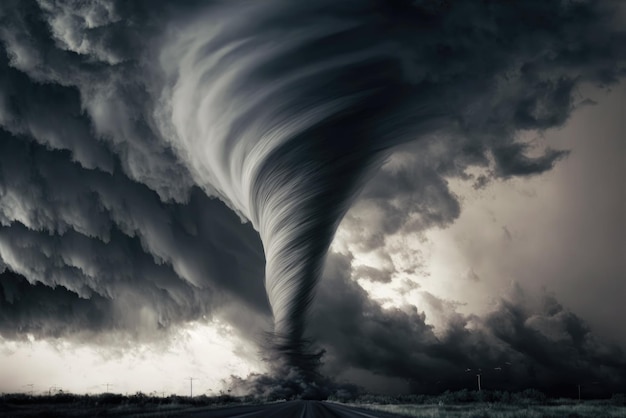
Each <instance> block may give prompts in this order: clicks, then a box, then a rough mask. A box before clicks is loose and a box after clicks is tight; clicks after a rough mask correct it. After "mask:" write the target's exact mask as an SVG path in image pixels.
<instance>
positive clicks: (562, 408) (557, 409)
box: [354, 401, 626, 418]
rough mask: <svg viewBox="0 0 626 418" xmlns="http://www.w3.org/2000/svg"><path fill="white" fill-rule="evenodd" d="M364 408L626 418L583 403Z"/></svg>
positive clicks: (498, 416) (619, 410) (613, 409)
mask: <svg viewBox="0 0 626 418" xmlns="http://www.w3.org/2000/svg"><path fill="white" fill-rule="evenodd" d="M354 406H358V407H361V408H367V409H373V410H378V411H386V412H393V413H396V414H400V415H405V416H408V417H429V418H439V417H442V418H443V417H452V418H454V417H458V418H461V417H462V418H470V417H471V418H474V417H476V418H478V417H480V418H483V417H484V418H528V417H530V418H564V417H567V418H579V417H581V418H582V417H585V418H587V417H589V418H603V417H622V418H623V417H626V407H624V406H615V405H610V404H607V403H604V404H603V403H598V402H595V401H594V402H582V403H577V404H563V405H528V406H521V405H508V404H502V403H498V404H489V403H475V404H474V403H472V404H465V405H374V404H366V405H364V404H358V405H357V404H355V405H354Z"/></svg>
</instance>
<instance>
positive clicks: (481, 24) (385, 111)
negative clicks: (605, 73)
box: [155, 0, 621, 369]
mask: <svg viewBox="0 0 626 418" xmlns="http://www.w3.org/2000/svg"><path fill="white" fill-rule="evenodd" d="M295 3H296V2H289V1H282V0H264V1H259V2H239V1H237V2H218V3H217V4H216V5H214V6H213V7H211V8H210V10H209V11H208V12H206V13H202V14H199V15H198V16H197V18H196V19H195V21H194V23H189V24H186V25H184V26H182V27H176V26H175V25H174V26H173V28H172V29H171V33H168V34H167V36H165V37H164V38H166V39H167V41H166V42H164V46H163V48H162V49H161V52H160V55H159V60H160V65H161V67H162V69H163V73H164V77H165V82H164V83H165V85H166V86H167V87H166V88H165V89H164V90H163V94H162V95H161V98H160V106H159V110H158V113H159V114H158V115H157V116H158V117H157V118H155V119H157V120H161V121H163V120H165V121H166V122H162V126H161V128H160V129H161V130H162V132H163V136H164V137H165V138H168V139H169V141H170V143H171V144H172V147H173V148H174V149H175V150H176V152H177V154H178V156H179V157H180V158H181V160H183V161H185V163H186V166H188V167H189V170H190V172H191V174H192V176H193V177H194V181H195V182H196V184H198V185H200V186H201V187H203V188H204V190H205V191H207V193H209V194H211V195H213V196H217V197H219V198H220V199H221V200H223V201H224V202H225V203H226V204H227V205H228V206H229V207H230V208H231V209H233V210H234V211H235V212H237V213H238V214H239V216H240V217H241V218H242V220H244V221H250V222H251V223H252V225H253V226H254V228H255V229H256V230H257V231H258V232H259V234H260V237H261V240H262V243H263V247H264V251H265V257H266V268H265V287H266V292H267V297H268V300H269V303H270V305H271V309H272V313H273V317H274V329H273V332H272V335H273V337H272V341H273V342H272V345H273V348H274V349H275V350H276V352H278V353H280V357H281V358H282V359H283V360H284V361H285V362H286V363H287V365H289V366H290V367H295V368H297V369H307V368H311V367H312V366H311V363H312V358H314V356H313V355H312V354H311V353H310V352H309V351H308V348H307V347H308V346H307V339H306V320H307V312H308V310H309V308H310V306H311V304H312V301H313V299H314V295H315V288H316V285H317V284H318V282H319V280H320V272H321V269H322V266H323V264H324V259H325V255H326V253H327V251H328V248H329V246H330V244H331V242H332V240H333V236H334V234H335V231H336V229H337V227H338V224H339V222H340V221H341V219H342V217H343V215H344V214H345V213H346V211H347V209H348V208H349V206H350V204H351V202H352V201H353V199H354V198H355V196H356V195H357V194H358V192H359V190H360V189H361V186H362V185H363V184H364V182H365V181H366V180H367V178H368V176H370V175H371V174H372V173H373V172H375V170H376V168H377V167H379V166H380V165H381V163H382V162H384V161H385V158H386V156H387V155H388V154H389V152H390V150H391V149H392V148H393V147H395V146H397V145H399V144H402V143H405V142H407V141H415V140H420V139H423V138H429V137H431V138H432V137H433V136H435V135H442V136H444V135H445V136H447V137H456V138H457V139H456V141H457V142H456V143H457V144H458V145H457V147H458V149H459V150H462V152H461V151H458V153H459V154H465V155H470V156H471V155H475V157H471V158H469V157H467V158H466V160H467V161H464V162H463V164H471V163H476V164H483V165H484V164H486V163H487V162H488V158H491V159H492V160H495V168H494V173H495V174H497V175H501V176H504V177H506V176H507V175H509V174H511V175H514V174H516V173H518V172H520V173H521V172H524V173H526V172H528V173H531V172H541V171H543V170H546V169H549V168H550V167H551V166H552V164H553V163H554V161H556V160H557V159H558V158H561V157H562V156H563V153H561V152H554V151H553V150H549V149H547V150H546V153H545V155H544V156H540V157H537V158H534V157H533V158H531V157H528V156H526V155H525V154H524V150H525V146H523V145H519V144H517V143H515V135H514V133H515V131H516V130H519V129H546V128H548V127H551V126H558V125H559V124H561V123H563V122H564V121H565V120H566V118H567V117H568V115H569V113H570V111H571V110H572V105H571V99H570V98H571V93H572V91H573V89H574V87H575V85H576V82H578V81H581V80H585V79H587V80H591V79H594V77H595V79H596V80H597V79H598V77H600V76H601V73H600V72H597V71H596V70H597V68H595V67H594V66H586V64H585V63H584V62H580V63H573V64H572V63H570V64H568V66H567V67H566V66H562V67H559V66H558V65H557V64H558V59H557V58H555V57H561V56H562V57H563V58H562V60H567V59H569V58H568V56H567V55H566V53H567V51H565V52H563V53H562V54H561V55H559V53H560V52H559V51H555V50H551V49H550V48H554V45H556V44H555V43H550V41H549V39H553V38H554V39H557V38H559V37H562V36H564V35H563V33H564V32H563V31H565V32H568V31H570V32H572V31H573V32H575V30H577V29H575V28H576V25H574V23H576V21H577V20H576V19H578V17H577V16H580V13H582V12H590V11H594V10H595V9H593V7H592V6H590V5H587V4H586V3H580V4H579V3H577V2H572V3H568V4H564V3H563V2H548V4H546V3H544V2H518V4H517V9H518V12H519V15H515V16H513V15H511V13H510V9H508V8H506V7H505V6H502V5H499V4H497V2H496V3H494V4H493V5H487V6H484V5H482V6H481V5H480V4H477V3H476V2H471V1H465V2H459V4H458V6H456V5H455V8H453V7H452V6H451V5H450V4H449V3H448V2H429V1H414V2H411V1H364V0H363V1H355V0H347V1H341V2H337V1H332V2H329V1H316V2H312V3H314V4H308V3H306V4H304V3H301V2H297V4H295ZM585 8H587V9H585ZM581 10H582V11H581ZM465 13H468V14H470V15H474V16H475V17H476V20H475V21H473V22H471V24H470V22H467V21H465V17H464V16H465ZM552 15H559V16H560V18H561V19H562V20H563V21H565V22H570V21H571V22H572V25H570V26H571V27H570V26H565V25H564V26H563V27H566V29H565V30H563V29H561V28H560V27H559V26H558V25H557V26H554V27H550V26H549V25H547V26H541V27H539V26H537V25H538V24H537V21H538V20H537V19H540V18H542V17H546V16H552ZM568 19H569V20H568ZM542 22H543V20H542ZM546 22H548V20H546ZM534 32H537V33H541V36H542V37H543V38H541V37H539V36H537V37H532V36H530V35H528V36H526V37H524V36H521V34H528V33H531V34H532V33H534ZM573 32H572V33H573ZM568 33H569V32H568ZM540 39H543V40H541V42H540V43H537V44H534V43H533V42H535V40H540ZM545 39H548V41H546V40H545ZM529 40H530V41H529ZM537 42H539V41H537ZM590 42H593V40H591V41H590ZM544 45H547V46H544ZM541 48H544V49H543V50H542V49H541ZM581 48H588V46H587V45H583V46H582V47H581ZM616 48H617V47H616ZM615 51H617V49H615ZM544 52H545V54H544V55H542V53H544ZM486 57H488V58H489V59H486ZM616 57H617V55H616ZM620 57H621V56H620ZM559 59H560V58H559ZM616 59H617V60H618V61H619V60H621V58H616ZM569 60H570V61H571V59H569ZM563 62H565V61H563ZM571 80H576V82H574V81H571ZM459 133H462V135H461V134H459ZM455 135H456V136H455ZM451 143H452V145H450V144H451ZM446 146H447V147H451V149H454V148H453V147H454V142H447V145H446ZM455 152H456V151H455ZM451 153H452V152H451ZM487 154H489V157H487V156H486V155H487ZM472 158H473V159H472ZM511 162H515V163H516V164H512V163H511ZM505 163H506V164H508V166H515V167H517V168H516V170H517V171H515V172H511V171H510V170H509V171H506V170H505V169H503V168H501V167H504V166H505ZM498 170H500V171H498Z"/></svg>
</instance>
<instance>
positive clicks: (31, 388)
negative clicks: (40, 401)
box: [24, 383, 35, 396]
mask: <svg viewBox="0 0 626 418" xmlns="http://www.w3.org/2000/svg"><path fill="white" fill-rule="evenodd" d="M24 386H28V387H29V388H30V396H33V386H35V385H34V384H32V383H29V384H27V385H24Z"/></svg>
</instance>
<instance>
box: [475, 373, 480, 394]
mask: <svg viewBox="0 0 626 418" xmlns="http://www.w3.org/2000/svg"><path fill="white" fill-rule="evenodd" d="M476 376H477V377H478V391H479V392H480V374H477V375H476Z"/></svg>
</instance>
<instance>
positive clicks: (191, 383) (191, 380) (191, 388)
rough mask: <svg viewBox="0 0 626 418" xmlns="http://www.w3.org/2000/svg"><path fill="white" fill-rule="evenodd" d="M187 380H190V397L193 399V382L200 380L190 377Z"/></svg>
mask: <svg viewBox="0 0 626 418" xmlns="http://www.w3.org/2000/svg"><path fill="white" fill-rule="evenodd" d="M187 380H189V397H190V398H193V381H194V380H198V379H196V378H195V377H188V378H187Z"/></svg>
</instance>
